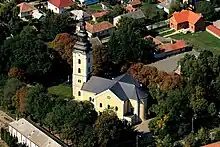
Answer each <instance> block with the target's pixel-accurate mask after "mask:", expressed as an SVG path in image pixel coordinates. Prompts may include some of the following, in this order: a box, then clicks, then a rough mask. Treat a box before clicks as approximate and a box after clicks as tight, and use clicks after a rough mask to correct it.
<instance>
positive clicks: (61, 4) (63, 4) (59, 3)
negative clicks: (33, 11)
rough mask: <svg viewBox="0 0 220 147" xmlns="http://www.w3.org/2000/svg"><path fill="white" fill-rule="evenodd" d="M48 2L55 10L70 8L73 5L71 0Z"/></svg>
mask: <svg viewBox="0 0 220 147" xmlns="http://www.w3.org/2000/svg"><path fill="white" fill-rule="evenodd" d="M48 2H49V3H51V4H52V5H54V6H56V7H57V8H65V7H70V6H73V5H74V4H75V3H74V2H73V1H72V0H49V1H48Z"/></svg>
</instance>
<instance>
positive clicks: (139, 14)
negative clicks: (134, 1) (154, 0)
mask: <svg viewBox="0 0 220 147" xmlns="http://www.w3.org/2000/svg"><path fill="white" fill-rule="evenodd" d="M122 17H128V18H133V19H136V20H140V19H144V18H145V15H144V13H143V12H142V11H141V10H137V11H135V12H128V13H126V14H122V15H119V16H117V17H115V18H114V19H113V24H114V26H116V25H117V24H118V22H119V20H120V19H121V18H122Z"/></svg>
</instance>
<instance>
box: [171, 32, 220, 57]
mask: <svg viewBox="0 0 220 147" xmlns="http://www.w3.org/2000/svg"><path fill="white" fill-rule="evenodd" d="M170 37H171V38H174V39H184V40H186V41H187V43H188V44H189V45H192V46H193V47H194V48H195V49H196V50H198V51H201V50H204V49H207V50H210V51H212V52H214V53H218V54H220V39H218V38H216V37H215V36H213V35H211V34H209V33H208V32H206V31H204V32H198V33H194V34H190V33H189V34H176V35H173V36H170Z"/></svg>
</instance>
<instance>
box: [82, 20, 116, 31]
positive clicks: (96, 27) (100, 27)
mask: <svg viewBox="0 0 220 147" xmlns="http://www.w3.org/2000/svg"><path fill="white" fill-rule="evenodd" d="M113 27H114V26H113V24H111V23H110V22H108V21H103V22H100V23H97V24H90V23H88V22H86V30H87V31H88V32H90V33H97V32H101V31H104V30H108V29H111V28H113Z"/></svg>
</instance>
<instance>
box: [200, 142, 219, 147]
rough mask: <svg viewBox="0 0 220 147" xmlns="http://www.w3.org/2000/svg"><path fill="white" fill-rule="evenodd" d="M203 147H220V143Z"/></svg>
mask: <svg viewBox="0 0 220 147" xmlns="http://www.w3.org/2000/svg"><path fill="white" fill-rule="evenodd" d="M202 147H220V142H215V143H211V144H207V145H205V146H202Z"/></svg>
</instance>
